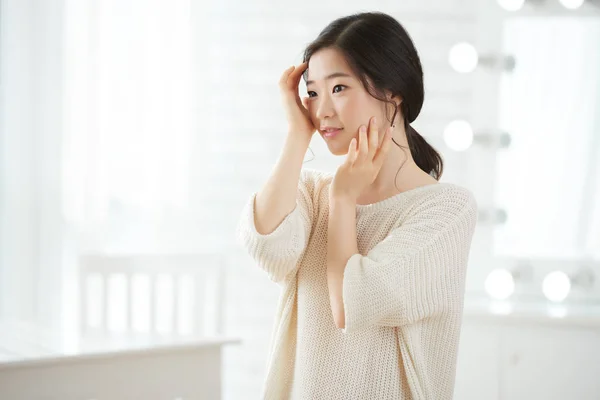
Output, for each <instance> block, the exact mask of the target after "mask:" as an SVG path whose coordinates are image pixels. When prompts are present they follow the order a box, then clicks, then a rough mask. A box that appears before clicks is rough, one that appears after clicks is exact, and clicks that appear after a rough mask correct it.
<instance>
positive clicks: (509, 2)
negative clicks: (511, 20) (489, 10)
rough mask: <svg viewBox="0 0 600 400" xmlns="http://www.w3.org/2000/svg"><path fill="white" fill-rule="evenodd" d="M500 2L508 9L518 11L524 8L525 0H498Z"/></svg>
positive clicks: (501, 5)
mask: <svg viewBox="0 0 600 400" xmlns="http://www.w3.org/2000/svg"><path fill="white" fill-rule="evenodd" d="M498 4H499V5H500V7H502V8H504V9H505V10H506V11H518V10H520V9H521V8H523V4H525V0H498Z"/></svg>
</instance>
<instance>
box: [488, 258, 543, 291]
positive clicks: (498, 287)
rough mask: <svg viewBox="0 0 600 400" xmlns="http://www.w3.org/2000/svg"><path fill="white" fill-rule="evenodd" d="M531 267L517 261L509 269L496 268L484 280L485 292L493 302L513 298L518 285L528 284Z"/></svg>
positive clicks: (530, 277) (530, 278)
mask: <svg viewBox="0 0 600 400" xmlns="http://www.w3.org/2000/svg"><path fill="white" fill-rule="evenodd" d="M532 278H533V267H532V266H531V265H530V264H529V263H528V262H526V261H519V262H518V264H517V265H516V266H515V267H513V268H511V269H506V268H496V269H494V270H492V272H490V273H489V274H488V276H487V278H486V280H485V291H486V292H487V294H488V295H489V296H490V297H491V298H492V299H494V300H507V299H508V298H509V297H511V296H513V295H514V294H515V291H516V287H517V285H518V284H521V283H527V282H530V281H531V280H532Z"/></svg>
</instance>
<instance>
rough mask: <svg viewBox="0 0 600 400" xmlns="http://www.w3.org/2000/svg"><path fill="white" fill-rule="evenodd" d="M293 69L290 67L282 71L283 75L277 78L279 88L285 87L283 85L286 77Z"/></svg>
mask: <svg viewBox="0 0 600 400" xmlns="http://www.w3.org/2000/svg"><path fill="white" fill-rule="evenodd" d="M294 68H296V67H295V66H293V65H292V66H291V67H289V68H288V69H286V70H285V71H283V74H281V78H279V86H285V84H286V82H287V80H288V77H289V76H290V74H291V73H292V71H293V70H294Z"/></svg>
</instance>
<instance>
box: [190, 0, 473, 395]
mask: <svg viewBox="0 0 600 400" xmlns="http://www.w3.org/2000/svg"><path fill="white" fill-rule="evenodd" d="M364 4H365V3H363V2H358V1H354V2H352V1H351V2H341V1H335V2H334V1H331V2H317V1H315V2H314V3H313V2H310V1H309V2H302V3H296V4H294V3H291V2H267V1H262V2H258V1H253V2H242V1H236V2H229V3H224V4H222V5H221V6H219V7H220V8H215V9H213V10H210V11H209V12H206V10H204V12H202V13H201V12H200V10H196V13H195V14H194V15H195V16H196V18H200V19H201V20H202V21H203V23H204V25H203V26H202V27H198V28H197V29H198V35H199V37H197V40H198V42H197V45H196V48H195V50H196V51H197V54H196V57H198V60H199V68H202V73H201V77H200V79H199V81H198V82H197V87H198V93H197V94H198V110H199V112H198V127H197V136H196V142H195V144H194V154H195V156H194V157H193V159H194V161H193V162H194V165H193V170H194V174H195V176H194V177H193V178H192V179H193V182H192V183H193V185H192V187H194V190H193V192H192V204H197V205H198V210H200V211H199V212H198V214H199V217H200V218H201V220H202V221H205V222H206V224H207V226H208V227H213V226H220V227H221V228H220V229H219V230H218V231H214V230H212V229H209V230H208V231H207V236H210V238H211V241H210V243H215V244H217V245H218V246H220V248H222V249H223V250H225V251H227V252H228V254H229V255H230V259H229V262H228V280H227V282H228V283H227V304H226V306H225V311H226V317H225V325H226V333H227V334H229V335H232V336H238V337H240V338H242V340H243V343H242V344H241V345H240V346H236V347H230V348H228V349H227V350H226V351H225V362H224V366H223V368H224V373H225V393H224V394H225V398H226V399H227V400H238V399H253V398H258V397H259V395H260V389H261V385H262V382H263V378H264V373H265V367H266V361H267V353H268V346H269V340H270V335H271V328H272V325H273V316H274V312H275V307H276V304H277V300H278V295H279V288H278V287H277V285H275V284H273V283H271V282H270V281H269V280H268V278H267V277H266V275H265V274H263V273H262V271H260V270H259V269H258V268H257V267H256V266H255V265H254V263H253V262H252V260H251V259H250V258H249V257H248V256H247V255H246V254H245V253H244V252H243V250H242V249H240V248H239V247H238V246H237V245H236V244H235V243H234V236H233V234H234V228H235V225H236V223H237V220H238V218H239V212H240V210H241V207H242V206H243V204H244V202H245V201H246V200H247V199H248V196H249V195H250V194H251V192H252V191H254V190H258V189H259V188H260V186H261V185H262V183H263V182H264V181H265V179H266V178H267V176H268V174H269V172H270V170H271V168H272V167H273V165H274V163H275V161H276V160H277V156H278V154H279V150H280V148H281V145H282V143H283V136H284V134H285V131H286V121H285V119H284V115H283V112H282V109H281V107H280V99H279V92H278V88H277V81H278V79H279V77H280V74H281V72H282V71H283V70H284V69H285V68H287V67H288V66H290V65H293V64H297V63H299V62H300V61H301V55H302V50H303V48H304V47H305V45H306V44H307V43H309V42H310V41H311V40H312V39H314V38H315V37H316V36H317V34H318V32H319V31H320V30H321V29H322V28H323V27H325V25H326V24H327V23H329V22H330V21H332V20H333V19H335V18H337V17H340V16H342V15H346V14H349V13H352V12H356V11H366V9H364V8H363V7H364ZM370 4H371V7H370V8H369V10H380V11H384V12H387V13H390V14H391V15H393V16H394V17H396V18H397V19H398V20H399V21H400V22H401V23H403V25H404V26H405V27H406V28H407V30H408V31H409V33H410V34H411V36H412V37H413V39H414V41H415V44H416V46H417V49H418V51H419V53H420V55H421V59H422V63H423V67H424V71H425V86H426V102H425V105H424V108H423V111H422V114H421V116H420V117H419V118H418V120H417V122H416V123H415V124H414V125H415V127H416V128H417V129H418V130H419V131H420V132H421V133H422V134H423V135H424V136H426V137H427V138H428V139H429V140H430V142H431V143H432V144H433V145H434V146H436V147H437V148H438V149H439V150H440V151H442V153H443V156H444V158H445V161H446V163H447V164H446V168H447V170H446V171H447V172H446V175H445V176H444V179H448V180H451V181H454V182H458V183H460V182H461V181H464V180H465V179H466V178H465V177H464V175H463V172H464V161H462V158H464V157H458V156H456V155H453V154H451V153H450V152H448V151H446V150H447V149H446V148H445V146H444V144H443V142H442V141H441V134H442V131H443V128H444V126H445V124H447V123H448V122H449V121H450V120H451V119H453V118H469V116H470V110H471V101H472V96H471V94H472V93H471V85H472V82H471V80H470V78H469V76H462V75H459V74H456V73H455V72H453V71H452V70H451V69H450V66H449V65H448V63H447V56H448V51H449V49H450V47H451V46H452V45H453V44H454V43H456V42H458V41H463V40H473V39H474V35H475V34H476V21H475V15H476V10H475V8H474V7H473V6H472V5H473V4H474V0H453V1H451V0H443V1H442V0H427V1H422V0H420V1H416V0H413V1H403V2H396V1H394V2H392V1H375V2H372V3H370ZM311 149H312V150H313V151H314V152H315V157H316V159H315V160H314V161H311V162H309V163H307V164H306V165H307V166H310V167H311V168H322V169H333V168H334V167H335V165H337V163H338V162H339V161H340V160H339V159H336V158H335V157H333V156H331V155H330V154H328V152H327V150H326V147H325V146H324V145H323V144H322V143H321V142H320V138H319V137H315V140H314V141H313V143H312V145H311ZM311 158H312V156H311V154H310V152H309V153H308V154H307V157H306V159H307V160H308V159H311Z"/></svg>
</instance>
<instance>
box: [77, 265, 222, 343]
mask: <svg viewBox="0 0 600 400" xmlns="http://www.w3.org/2000/svg"><path fill="white" fill-rule="evenodd" d="M224 260H225V256H223V255H221V254H205V253H200V254H137V255H110V254H86V255H82V256H81V257H80V258H79V291H80V296H79V321H80V325H81V332H82V334H83V335H84V336H102V335H104V334H106V333H107V332H109V331H111V326H110V322H111V321H117V322H118V321H121V323H120V325H121V326H120V328H119V330H120V332H121V333H123V334H127V335H136V334H137V333H142V334H143V335H146V334H150V335H152V334H157V333H159V331H160V330H161V325H162V330H163V332H162V333H169V334H174V335H178V334H183V332H181V328H184V327H186V326H187V329H186V332H185V334H195V335H216V334H220V333H221V332H222V316H223V304H224V287H225V284H224V279H225V268H226V264H225V261H224ZM93 289H96V290H93ZM161 289H162V290H161ZM111 301H112V303H111ZM115 301H116V302H115ZM111 305H112V307H111ZM92 311H95V313H92ZM91 314H95V315H91ZM141 316H144V317H145V318H138V319H139V322H141V323H142V324H141V325H142V326H138V329H136V317H141ZM113 317H115V318H113ZM163 317H164V318H163ZM161 321H162V322H163V323H162V324H161ZM183 322H187V323H186V324H182V323H183ZM165 323H166V326H165ZM137 325H139V324H137ZM114 328H116V327H114ZM113 330H114V329H113Z"/></svg>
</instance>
